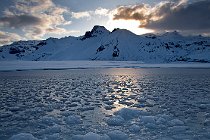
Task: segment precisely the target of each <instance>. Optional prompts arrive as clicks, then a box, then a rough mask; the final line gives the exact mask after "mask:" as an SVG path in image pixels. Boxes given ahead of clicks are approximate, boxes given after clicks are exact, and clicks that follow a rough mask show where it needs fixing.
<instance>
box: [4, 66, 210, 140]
mask: <svg viewBox="0 0 210 140" xmlns="http://www.w3.org/2000/svg"><path fill="white" fill-rule="evenodd" d="M20 63H25V64H26V63H29V62H17V64H15V63H14V62H11V64H9V65H8V67H6V65H3V66H2V65H1V70H17V69H20V66H19V64H20ZM115 63H116V62H113V63H111V62H105V63H104V64H103V65H107V64H109V65H110V64H112V65H115ZM119 63H122V62H119ZM131 63H132V62H128V63H127V65H129V64H131ZM32 64H33V65H31V66H32V68H33V69H43V68H46V69H47V68H52V67H50V66H51V65H50V63H46V64H47V66H44V64H43V63H42V64H43V65H41V66H40V65H39V64H40V62H39V63H37V62H33V63H32ZM35 64H36V65H37V66H34V65H35ZM65 64H69V63H67V62H63V63H62V66H60V65H59V64H57V65H56V66H58V67H53V68H69V66H67V67H63V66H64V65H65ZM117 64H118V63H117ZM11 65H14V66H15V67H14V68H15V69H14V68H13V69H11ZM127 65H126V66H127ZM132 65H140V64H132ZM59 66H60V67H59ZM120 66H121V65H120ZM123 66H124V65H123ZM167 66H168V65H167ZM107 67H108V66H107ZM190 67H192V66H191V65H190ZM71 68H72V67H71ZM77 68H78V67H77ZM23 69H28V67H27V66H26V67H24V68H23ZM209 85H210V69H209V68H207V67H205V68H196V69H195V68H184V67H182V68H170V67H167V68H105V67H102V68H89V69H65V70H62V69H60V70H56V69H53V70H30V71H1V72H0V140H8V139H9V140H208V139H210V88H209Z"/></svg>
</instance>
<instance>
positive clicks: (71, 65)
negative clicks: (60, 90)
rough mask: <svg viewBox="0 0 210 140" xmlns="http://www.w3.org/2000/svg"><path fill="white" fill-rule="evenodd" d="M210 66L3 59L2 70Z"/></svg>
mask: <svg viewBox="0 0 210 140" xmlns="http://www.w3.org/2000/svg"><path fill="white" fill-rule="evenodd" d="M157 67H160V68H210V63H168V64H145V63H142V62H140V61H1V62H0V71H9V70H43V69H45V70H46V69H47V70H50V69H51V70H53V69H54V70H56V69H57V70H59V69H77V68H84V69H88V68H157Z"/></svg>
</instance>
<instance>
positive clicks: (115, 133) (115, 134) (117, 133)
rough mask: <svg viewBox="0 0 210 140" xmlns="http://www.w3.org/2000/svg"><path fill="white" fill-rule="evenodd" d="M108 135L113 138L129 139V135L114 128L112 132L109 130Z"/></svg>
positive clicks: (113, 139)
mask: <svg viewBox="0 0 210 140" xmlns="http://www.w3.org/2000/svg"><path fill="white" fill-rule="evenodd" d="M108 136H109V137H110V138H111V140H127V139H128V135H127V134H125V133H124V132H122V131H119V130H114V131H112V132H109V133H108Z"/></svg>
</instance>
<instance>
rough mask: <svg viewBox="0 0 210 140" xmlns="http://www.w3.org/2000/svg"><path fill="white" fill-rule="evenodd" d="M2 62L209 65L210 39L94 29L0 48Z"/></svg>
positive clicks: (95, 27)
mask: <svg viewBox="0 0 210 140" xmlns="http://www.w3.org/2000/svg"><path fill="white" fill-rule="evenodd" d="M0 60H1V61H7V60H32V61H47V60H50V61H51V60H126V61H128V60H129V61H136V60H137V61H142V62H145V63H169V62H175V61H187V62H210V38H207V37H202V36H182V35H180V34H179V33H178V32H168V33H165V34H162V35H155V34H145V35H135V34H134V33H132V32H130V31H128V30H125V29H115V30H113V31H112V32H110V31H108V30H107V29H106V28H105V27H103V26H94V27H93V29H92V30H91V31H88V32H86V33H85V35H84V36H80V37H71V36H70V37H65V38H61V39H57V38H49V39H47V40H42V41H19V42H15V43H13V44H11V45H5V46H2V47H0Z"/></svg>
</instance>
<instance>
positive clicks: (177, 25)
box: [113, 0, 210, 31]
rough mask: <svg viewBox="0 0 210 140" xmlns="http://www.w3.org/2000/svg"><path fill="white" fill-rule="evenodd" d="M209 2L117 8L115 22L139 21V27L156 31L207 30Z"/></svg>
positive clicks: (209, 24)
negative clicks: (122, 20) (123, 20)
mask: <svg viewBox="0 0 210 140" xmlns="http://www.w3.org/2000/svg"><path fill="white" fill-rule="evenodd" d="M209 13H210V1H209V0H202V1H197V2H189V1H188V2H186V1H177V2H174V1H173V2H172V1H171V2H165V3H163V2H162V3H159V4H157V5H155V6H154V7H151V6H147V5H142V4H141V5H138V6H133V7H126V6H125V7H119V8H118V9H117V13H116V14H115V15H114V18H113V19H115V20H118V19H125V20H130V19H133V20H139V21H140V24H141V25H140V26H143V27H145V28H150V29H156V30H191V31H192V30H205V29H206V30H209V29H210V14H209Z"/></svg>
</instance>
